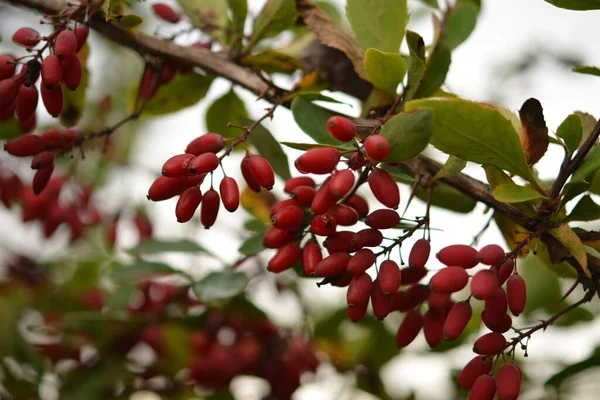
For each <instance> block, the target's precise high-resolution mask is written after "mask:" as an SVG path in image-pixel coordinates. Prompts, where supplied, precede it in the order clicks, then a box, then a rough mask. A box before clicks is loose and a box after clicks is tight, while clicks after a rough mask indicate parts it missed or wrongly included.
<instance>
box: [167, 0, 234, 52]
mask: <svg viewBox="0 0 600 400" xmlns="http://www.w3.org/2000/svg"><path fill="white" fill-rule="evenodd" d="M177 3H179V5H180V6H181V9H182V10H183V12H184V13H185V15H186V16H187V17H188V18H189V19H190V22H191V23H192V24H193V25H194V26H197V27H199V28H201V30H202V31H203V32H204V33H206V34H208V35H209V36H210V37H212V38H213V39H214V40H216V41H218V42H220V43H221V44H225V42H226V41H225V39H226V35H225V30H223V29H210V30H209V29H202V28H204V27H205V26H207V25H208V26H217V27H227V26H229V17H228V16H227V14H228V12H229V6H228V2H227V0H177Z"/></svg>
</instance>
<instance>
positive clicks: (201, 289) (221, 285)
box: [193, 271, 248, 306]
mask: <svg viewBox="0 0 600 400" xmlns="http://www.w3.org/2000/svg"><path fill="white" fill-rule="evenodd" d="M247 283H248V277H247V276H246V274H244V273H243V272H235V271H220V272H211V273H210V274H208V275H207V276H206V277H205V278H204V279H202V280H201V281H199V282H196V283H195V284H194V286H193V289H194V293H196V296H198V298H199V299H200V300H201V301H203V302H205V303H208V304H211V305H216V306H222V305H223V304H224V303H225V302H226V301H227V300H228V299H231V298H232V297H235V296H237V295H238V294H240V293H241V292H242V291H243V290H244V288H245V287H246V284H247Z"/></svg>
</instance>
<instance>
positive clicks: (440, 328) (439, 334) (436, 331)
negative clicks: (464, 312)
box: [423, 310, 446, 348]
mask: <svg viewBox="0 0 600 400" xmlns="http://www.w3.org/2000/svg"><path fill="white" fill-rule="evenodd" d="M445 320H446V315H445V314H444V312H443V311H439V310H429V311H427V312H426V313H425V316H424V317H423V333H424V334H425V340H426V341H427V344H428V345H429V347H432V348H433V347H435V346H437V345H438V344H440V343H441V341H442V339H443V338H444V321H445Z"/></svg>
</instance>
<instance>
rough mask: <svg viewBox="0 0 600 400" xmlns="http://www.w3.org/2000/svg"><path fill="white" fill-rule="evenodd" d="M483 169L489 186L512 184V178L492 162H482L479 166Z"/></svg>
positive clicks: (493, 187)
mask: <svg viewBox="0 0 600 400" xmlns="http://www.w3.org/2000/svg"><path fill="white" fill-rule="evenodd" d="M481 167H482V168H483V169H484V171H485V176H486V178H487V181H488V183H489V185H490V187H491V188H492V190H493V189H495V188H496V186H499V185H504V184H514V182H513V180H512V179H510V177H509V176H508V175H507V174H506V172H504V171H502V170H501V169H500V168H498V167H496V166H495V165H492V164H483V165H482V166H481Z"/></svg>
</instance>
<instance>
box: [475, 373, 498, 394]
mask: <svg viewBox="0 0 600 400" xmlns="http://www.w3.org/2000/svg"><path fill="white" fill-rule="evenodd" d="M495 395H496V379H494V377H493V376H491V375H488V374H485V375H481V376H479V378H477V379H476V380H475V383H473V387H472V388H471V391H470V392H469V398H468V400H494V396H495Z"/></svg>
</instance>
